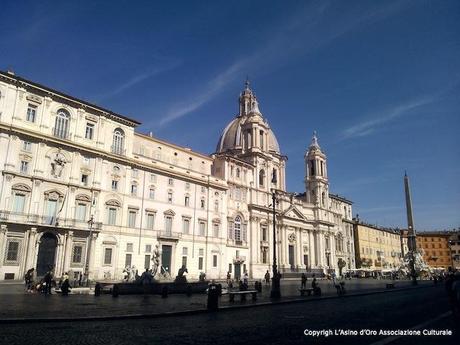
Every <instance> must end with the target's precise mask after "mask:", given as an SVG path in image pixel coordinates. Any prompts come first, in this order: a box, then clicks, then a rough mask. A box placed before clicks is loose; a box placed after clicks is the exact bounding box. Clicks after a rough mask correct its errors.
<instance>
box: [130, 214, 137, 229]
mask: <svg viewBox="0 0 460 345" xmlns="http://www.w3.org/2000/svg"><path fill="white" fill-rule="evenodd" d="M136 215H137V212H136V211H129V214H128V226H129V227H132V228H134V227H135V226H136Z"/></svg>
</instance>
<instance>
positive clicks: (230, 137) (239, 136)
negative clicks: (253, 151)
mask: <svg viewBox="0 0 460 345" xmlns="http://www.w3.org/2000/svg"><path fill="white" fill-rule="evenodd" d="M249 122H259V123H260V124H261V125H263V127H265V128H267V143H268V151H269V152H274V153H277V154H281V151H280V147H279V144H278V140H276V137H275V134H274V133H273V131H272V130H271V128H270V126H269V125H268V122H267V120H266V119H265V118H263V116H262V114H261V112H260V110H259V103H258V102H257V99H256V96H255V95H254V94H253V92H252V91H251V90H250V89H249V82H247V81H246V88H245V90H244V91H243V92H242V93H241V96H240V113H239V114H238V115H237V116H236V117H235V118H234V119H233V120H232V121H231V122H230V123H229V124H228V125H227V126H226V127H225V128H224V130H223V131H222V134H221V136H220V138H219V142H218V144H217V147H216V153H224V152H228V151H235V150H242V149H243V147H244V141H243V140H244V138H243V137H244V136H243V127H244V125H245V124H246V123H249Z"/></svg>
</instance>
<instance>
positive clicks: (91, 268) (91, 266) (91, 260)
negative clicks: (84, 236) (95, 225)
mask: <svg viewBox="0 0 460 345" xmlns="http://www.w3.org/2000/svg"><path fill="white" fill-rule="evenodd" d="M96 239H97V234H92V235H91V239H90V241H91V242H90V243H91V248H90V257H89V269H88V277H91V279H93V280H94V279H95V278H96V277H95V276H94V275H93V274H92V273H93V271H94V263H95V260H94V259H95V255H96Z"/></svg>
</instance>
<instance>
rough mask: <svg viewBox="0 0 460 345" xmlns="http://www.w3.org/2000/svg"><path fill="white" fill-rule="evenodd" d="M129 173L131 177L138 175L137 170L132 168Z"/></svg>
mask: <svg viewBox="0 0 460 345" xmlns="http://www.w3.org/2000/svg"><path fill="white" fill-rule="evenodd" d="M131 174H132V176H133V178H138V177H139V170H137V169H132V170H131Z"/></svg>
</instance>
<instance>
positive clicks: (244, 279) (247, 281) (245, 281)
mask: <svg viewBox="0 0 460 345" xmlns="http://www.w3.org/2000/svg"><path fill="white" fill-rule="evenodd" d="M243 284H244V285H246V286H248V285H249V276H248V272H244V276H243Z"/></svg>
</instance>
